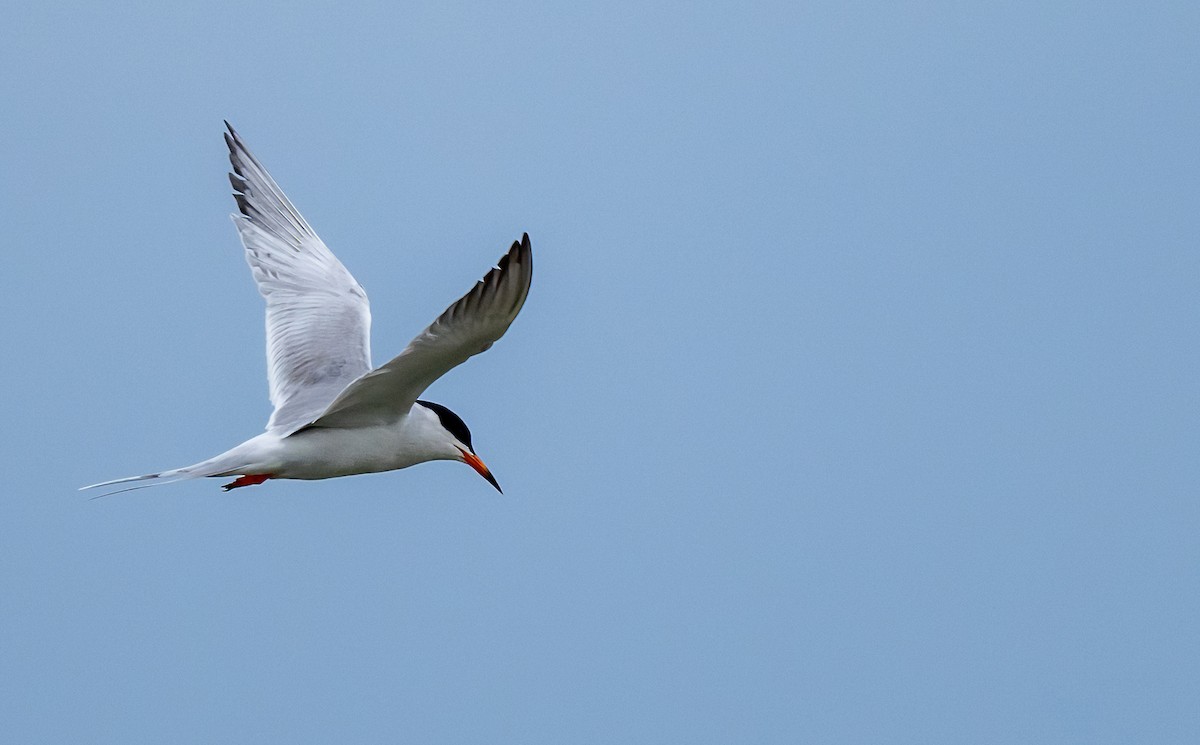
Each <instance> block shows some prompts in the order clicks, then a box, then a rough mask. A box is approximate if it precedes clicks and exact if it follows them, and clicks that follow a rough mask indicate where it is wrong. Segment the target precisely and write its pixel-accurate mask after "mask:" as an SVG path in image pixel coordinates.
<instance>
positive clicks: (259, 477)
mask: <svg viewBox="0 0 1200 745" xmlns="http://www.w3.org/2000/svg"><path fill="white" fill-rule="evenodd" d="M269 478H271V474H269V473H252V474H248V475H246V476H238V477H237V479H236V480H234V481H233V482H231V483H228V484H226V485H225V486H222V487H221V488H222V489H224V490H225V491H229V490H230V489H237V488H238V487H241V486H257V485H258V484H261V483H262V482H264V481H266V480H267V479H269Z"/></svg>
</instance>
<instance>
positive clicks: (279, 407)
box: [225, 122, 371, 434]
mask: <svg viewBox="0 0 1200 745" xmlns="http://www.w3.org/2000/svg"><path fill="white" fill-rule="evenodd" d="M225 126H226V127H228V128H229V133H228V134H226V135H225V143H226V144H227V145H229V162H230V163H232V164H233V172H232V173H230V174H229V182H230V183H231V184H233V189H234V195H233V197H234V199H236V200H237V204H238V210H239V213H240V214H235V215H233V216H232V217H233V222H234V225H236V226H237V230H238V234H239V235H240V236H241V238H242V245H243V246H245V247H246V262H247V263H249V264H250V271H251V272H252V273H253V274H254V281H255V282H257V283H258V291H259V292H260V293H262V296H263V297H264V298H266V300H267V380H268V383H269V384H270V393H271V403H272V404H273V405H274V406H275V411H274V412H272V414H271V419H270V421H268V422H267V429H268V430H271V431H279V432H280V433H281V434H287V433H289V432H291V431H295V430H296V429H299V428H300V427H302V426H304V425H306V424H308V423H309V422H311V421H312V420H313V419H315V418H316V417H317V416H318V415H319V414H320V413H321V412H322V411H324V410H325V408H326V407H328V406H329V403H330V402H331V401H333V400H334V398H336V397H337V395H338V394H339V393H341V392H342V390H344V389H345V388H346V386H347V385H349V384H350V382H351V381H353V380H355V379H356V378H358V377H360V376H362V375H363V374H364V373H366V372H367V371H369V370H370V369H371V340H370V333H371V310H370V306H369V305H368V303H367V293H366V292H365V291H364V290H363V288H362V287H361V286H360V285H359V284H358V282H356V281H355V279H354V277H352V276H351V275H350V272H348V271H347V270H346V267H344V266H342V263H341V262H340V261H338V260H337V257H336V256H334V255H333V252H331V251H330V250H329V249H328V248H327V247H326V246H325V244H324V243H323V242H322V241H321V239H320V238H319V237H318V236H317V234H316V232H314V231H313V229H312V228H311V227H309V225H308V223H307V222H305V220H304V218H303V217H301V215H300V213H299V212H298V211H297V210H296V208H295V207H293V206H292V203H291V202H290V201H288V198H287V196H285V195H284V193H283V190H282V189H280V188H279V185H278V184H276V183H275V180H274V179H273V178H271V175H270V174H269V173H267V169H265V168H263V166H262V164H261V163H259V162H258V159H257V158H255V157H254V156H253V155H252V154H251V153H250V151H249V150H248V149H247V148H246V144H245V143H244V142H243V141H242V138H241V137H239V136H238V134H237V132H235V131H234V130H233V127H231V126H229V122H226V123H225Z"/></svg>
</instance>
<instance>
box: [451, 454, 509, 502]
mask: <svg viewBox="0 0 1200 745" xmlns="http://www.w3.org/2000/svg"><path fill="white" fill-rule="evenodd" d="M459 452H461V453H462V456H463V463H466V464H467V465H468V466H470V467H471V468H474V469H475V473H478V474H479V475H480V476H482V477H484V478H485V479H487V482H488V483H489V484H491V485H492V486H494V487H496V491H498V492H500V493H501V494H503V493H504V490H503V489H501V488H500V485H499V484H497V483H496V477H495V476H493V475H492V472H491V471H489V470H488V467H487V466H485V465H483V461H481V460H479V456H478V455H476V454H475V453H472V452H470V451H468V450H463V449H462V448H459Z"/></svg>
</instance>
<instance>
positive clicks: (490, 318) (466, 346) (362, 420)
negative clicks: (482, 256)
mask: <svg viewBox="0 0 1200 745" xmlns="http://www.w3.org/2000/svg"><path fill="white" fill-rule="evenodd" d="M532 278H533V253H532V251H531V249H530V246H529V234H528V233H526V234H525V235H524V236H523V237H522V238H521V242H520V243H515V242H514V243H513V244H512V248H510V249H509V251H508V253H506V254H505V255H504V256H503V257H502V258H501V259H500V262H499V263H498V264H497V266H496V267H495V268H493V269H492V270H491V271H489V272H488V273H487V276H485V277H484V278H483V279H482V280H480V281H479V282H476V283H475V287H473V288H472V289H471V291H470V292H468V293H467V294H466V295H463V296H462V298H461V299H459V300H458V302H456V303H454V304H453V305H451V306H450V307H449V308H447V309H446V311H445V312H444V313H442V314H441V315H440V316H438V318H437V320H436V321H434V322H433V323H432V324H430V326H429V328H427V329H425V330H424V331H422V332H421V333H420V334H418V335H417V338H415V339H413V340H412V341H411V342H409V344H408V346H407V347H405V348H404V351H403V352H401V353H400V355H399V356H398V357H396V358H395V359H393V360H392V361H391V362H389V363H387V364H386V365H383V366H382V367H379V368H376V369H374V370H372V371H371V372H369V373H367V374H366V375H364V376H363V377H361V378H359V379H358V380H356V381H354V382H353V383H351V384H350V386H349V387H348V388H347V389H346V390H344V391H342V393H341V395H339V396H338V397H337V398H336V399H335V400H334V402H333V403H332V404H330V405H329V408H328V409H327V410H326V411H325V413H324V414H322V415H321V416H320V417H318V418H317V420H316V421H315V422H313V423H312V425H311V426H312V427H331V428H353V427H368V426H371V425H377V424H388V423H391V422H394V421H396V420H397V419H399V418H400V417H402V416H404V415H405V414H406V413H408V410H409V409H410V408H412V405H413V403H414V402H415V401H416V400H417V397H418V396H420V395H421V393H422V392H423V391H424V390H425V389H426V388H428V387H429V384H430V383H432V382H433V381H435V380H437V379H438V378H440V377H442V376H443V375H445V374H446V373H447V372H449V371H450V370H451V369H453V368H454V367H456V366H458V365H460V364H462V363H463V362H466V361H467V359H469V358H470V357H472V356H474V355H476V354H479V353H480V352H483V351H485V350H487V348H488V347H490V346H492V342H494V341H496V340H497V339H499V338H500V337H501V336H503V335H504V332H505V331H507V330H508V327H509V325H510V324H511V323H512V322H513V319H515V318H516V317H517V313H518V312H520V310H521V306H522V305H524V304H525V297H526V296H527V295H528V294H529V283H530V281H531V280H532Z"/></svg>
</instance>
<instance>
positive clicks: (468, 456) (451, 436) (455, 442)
mask: <svg viewBox="0 0 1200 745" xmlns="http://www.w3.org/2000/svg"><path fill="white" fill-rule="evenodd" d="M417 403H418V404H420V405H421V406H424V407H425V408H426V409H428V410H429V411H430V412H432V413H433V415H434V417H435V418H436V419H437V421H438V424H439V426H440V430H441V431H440V432H439V434H441V435H443V439H444V440H445V442H444V443H442V445H443V446H444V447H443V449H444V450H445V455H444V456H443V457H445V458H446V459H447V460H457V461H459V462H461V463H466V464H467V465H468V466H470V467H471V468H474V469H475V472H476V473H478V474H479V475H480V476H482V477H484V478H485V479H487V482H488V483H489V484H491V485H492V486H494V487H496V491H498V492H500V493H501V494H503V493H504V490H503V489H501V488H500V484H498V483H496V477H495V476H493V475H492V472H491V471H489V470H488V467H487V466H485V465H484V464H483V461H482V460H480V459H479V456H478V455H476V454H475V449H474V448H473V447H471V430H469V429H467V425H466V423H465V422H463V420H462V418H461V417H459V416H458V414H455V413H454V412H453V411H450V410H449V409H447V408H446V407H445V406H442V405H441V404H435V403H433V402H432V401H417Z"/></svg>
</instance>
